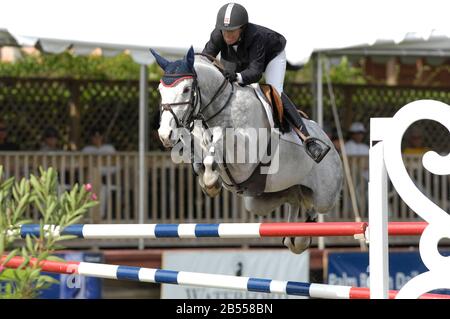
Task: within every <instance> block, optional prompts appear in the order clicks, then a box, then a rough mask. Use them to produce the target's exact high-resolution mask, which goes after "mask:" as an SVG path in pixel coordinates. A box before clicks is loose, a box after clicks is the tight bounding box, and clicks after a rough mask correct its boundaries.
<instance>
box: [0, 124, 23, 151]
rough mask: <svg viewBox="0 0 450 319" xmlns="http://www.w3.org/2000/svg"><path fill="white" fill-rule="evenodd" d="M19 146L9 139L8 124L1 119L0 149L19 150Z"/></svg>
mask: <svg viewBox="0 0 450 319" xmlns="http://www.w3.org/2000/svg"><path fill="white" fill-rule="evenodd" d="M18 150H19V146H18V145H17V144H15V143H12V142H9V141H8V126H7V125H6V121H4V120H2V119H0V151H18Z"/></svg>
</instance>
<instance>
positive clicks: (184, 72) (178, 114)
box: [150, 47, 197, 147]
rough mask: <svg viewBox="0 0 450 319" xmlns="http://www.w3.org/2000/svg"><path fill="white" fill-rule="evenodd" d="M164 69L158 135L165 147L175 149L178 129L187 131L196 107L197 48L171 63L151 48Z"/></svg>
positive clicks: (160, 87) (160, 89)
mask: <svg viewBox="0 0 450 319" xmlns="http://www.w3.org/2000/svg"><path fill="white" fill-rule="evenodd" d="M150 50H151V52H152V54H153V56H154V57H155V59H156V62H157V63H158V65H159V66H160V67H161V68H162V69H163V70H164V75H163V77H162V78H161V83H160V84H159V87H158V90H159V93H160V94H161V110H160V111H161V117H160V119H161V122H160V124H159V129H158V134H159V138H160V140H161V142H162V143H163V144H164V146H165V147H173V146H174V145H175V144H176V143H177V142H178V139H179V134H178V132H177V129H179V128H184V127H185V126H186V125H187V124H188V123H189V121H190V117H191V116H192V115H193V113H194V111H195V107H196V104H197V102H196V96H197V94H196V90H197V79H196V75H195V70H194V49H193V48H192V47H191V48H190V49H189V51H188V52H187V54H186V56H185V57H184V59H181V60H177V61H174V62H170V61H168V60H166V59H165V58H163V57H162V56H160V55H159V54H158V53H156V52H155V51H154V50H152V49H150Z"/></svg>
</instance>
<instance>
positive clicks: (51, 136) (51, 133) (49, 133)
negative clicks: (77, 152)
mask: <svg viewBox="0 0 450 319" xmlns="http://www.w3.org/2000/svg"><path fill="white" fill-rule="evenodd" d="M61 150H62V149H61V148H60V145H59V134H58V131H57V130H56V129H55V128H54V127H52V126H50V127H47V128H46V129H45V131H44V134H43V140H42V145H41V151H44V152H55V151H61Z"/></svg>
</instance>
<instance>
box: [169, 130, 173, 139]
mask: <svg viewBox="0 0 450 319" xmlns="http://www.w3.org/2000/svg"><path fill="white" fill-rule="evenodd" d="M172 133H173V131H170V133H169V139H170V138H171V137H172Z"/></svg>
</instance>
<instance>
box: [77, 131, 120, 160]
mask: <svg viewBox="0 0 450 319" xmlns="http://www.w3.org/2000/svg"><path fill="white" fill-rule="evenodd" d="M89 138H90V139H91V145H87V146H85V147H84V148H83V149H82V150H81V151H82V152H84V153H90V154H113V153H115V152H116V149H115V147H114V146H113V145H111V144H104V133H103V130H102V129H99V128H95V129H93V130H91V132H90V134H89Z"/></svg>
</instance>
